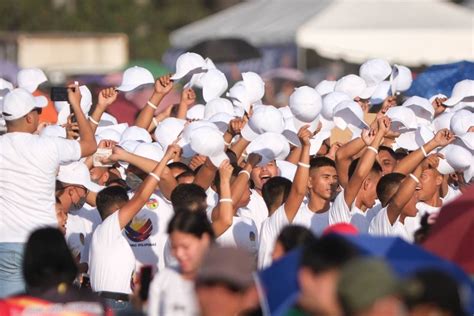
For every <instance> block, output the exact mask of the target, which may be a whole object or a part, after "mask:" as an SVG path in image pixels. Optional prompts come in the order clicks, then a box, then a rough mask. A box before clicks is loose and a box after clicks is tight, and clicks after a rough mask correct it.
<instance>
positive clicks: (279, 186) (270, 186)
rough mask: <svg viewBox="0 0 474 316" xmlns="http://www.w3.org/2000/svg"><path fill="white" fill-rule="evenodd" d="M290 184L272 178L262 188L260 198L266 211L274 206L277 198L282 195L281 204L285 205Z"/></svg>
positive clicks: (278, 178) (286, 180)
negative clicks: (265, 206)
mask: <svg viewBox="0 0 474 316" xmlns="http://www.w3.org/2000/svg"><path fill="white" fill-rule="evenodd" d="M291 185H292V182H291V181H290V180H288V179H287V178H283V177H279V176H276V177H272V178H270V179H268V181H267V182H266V183H265V184H264V185H263V187H262V197H263V200H264V201H265V205H267V208H268V209H271V208H272V206H274V204H275V202H276V200H277V199H278V197H280V196H281V195H283V203H285V201H286V199H287V198H288V195H289V194H290V190H291Z"/></svg>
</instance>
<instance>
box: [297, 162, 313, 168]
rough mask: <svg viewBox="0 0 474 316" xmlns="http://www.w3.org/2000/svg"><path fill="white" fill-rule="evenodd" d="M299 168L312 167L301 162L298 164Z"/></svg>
mask: <svg viewBox="0 0 474 316" xmlns="http://www.w3.org/2000/svg"><path fill="white" fill-rule="evenodd" d="M298 166H300V167H303V168H308V169H309V167H311V166H310V165H309V164H308V163H304V162H301V161H299V162H298Z"/></svg>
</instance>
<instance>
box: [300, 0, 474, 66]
mask: <svg viewBox="0 0 474 316" xmlns="http://www.w3.org/2000/svg"><path fill="white" fill-rule="evenodd" d="M473 21H474V19H473V15H472V11H470V10H469V9H466V8H464V7H462V6H458V5H456V4H453V3H448V2H444V1H440V0H417V1H411V0H339V1H334V2H333V3H331V5H329V6H328V7H327V8H326V9H324V11H322V12H321V13H320V14H318V15H317V16H315V17H314V18H312V19H311V20H310V21H308V22H307V23H305V24H304V25H303V26H301V28H300V29H299V30H298V32H297V43H298V45H299V46H301V47H304V48H310V49H314V50H316V51H317V52H318V53H319V54H320V55H321V56H324V57H329V58H332V59H335V58H342V59H345V60H347V61H350V62H354V63H362V62H364V61H365V60H367V59H369V58H374V57H379V58H385V59H387V60H389V61H390V62H398V63H402V64H405V65H407V66H417V65H421V64H432V63H445V62H451V61H458V60H463V59H467V60H470V59H473V58H474V49H473V47H474V22H473Z"/></svg>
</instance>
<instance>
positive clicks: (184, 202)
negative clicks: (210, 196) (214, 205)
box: [171, 183, 207, 212]
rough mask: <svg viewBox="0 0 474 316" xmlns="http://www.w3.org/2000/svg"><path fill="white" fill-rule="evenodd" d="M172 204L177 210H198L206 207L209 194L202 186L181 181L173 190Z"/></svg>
mask: <svg viewBox="0 0 474 316" xmlns="http://www.w3.org/2000/svg"><path fill="white" fill-rule="evenodd" d="M171 204H172V205H173V209H174V211H175V212H180V211H184V210H188V211H196V210H198V209H202V208H206V205H207V194H206V191H204V189H203V188H202V187H200V186H199V185H197V184H194V183H181V184H178V185H177V186H176V188H174V190H173V192H171Z"/></svg>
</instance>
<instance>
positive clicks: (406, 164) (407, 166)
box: [393, 139, 438, 175]
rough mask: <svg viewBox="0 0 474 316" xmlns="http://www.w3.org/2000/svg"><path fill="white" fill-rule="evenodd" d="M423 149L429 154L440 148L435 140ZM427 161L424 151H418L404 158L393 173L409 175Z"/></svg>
mask: <svg viewBox="0 0 474 316" xmlns="http://www.w3.org/2000/svg"><path fill="white" fill-rule="evenodd" d="M422 147H423V149H424V150H425V152H426V153H427V154H429V153H430V152H431V151H432V150H434V149H435V148H436V147H438V145H437V143H436V141H435V140H434V139H432V140H430V141H429V142H427V143H426V144H424V145H423V146H422ZM423 159H425V154H424V153H423V150H422V149H421V147H420V149H417V150H415V151H414V152H412V153H410V154H409V155H408V156H406V157H405V158H403V159H402V160H401V161H400V162H399V163H398V164H397V165H396V166H395V169H394V170H393V172H398V173H401V174H405V175H407V174H409V173H410V172H412V171H413V170H415V168H416V167H417V166H418V165H419V164H420V163H421V162H422V161H423Z"/></svg>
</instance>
